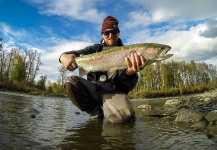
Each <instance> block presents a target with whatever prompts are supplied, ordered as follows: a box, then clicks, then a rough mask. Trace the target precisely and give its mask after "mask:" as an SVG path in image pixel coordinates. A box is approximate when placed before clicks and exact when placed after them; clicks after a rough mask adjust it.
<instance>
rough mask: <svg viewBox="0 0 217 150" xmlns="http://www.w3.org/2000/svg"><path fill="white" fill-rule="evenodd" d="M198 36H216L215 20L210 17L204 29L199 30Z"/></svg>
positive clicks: (216, 23)
mask: <svg viewBox="0 0 217 150" xmlns="http://www.w3.org/2000/svg"><path fill="white" fill-rule="evenodd" d="M199 34H200V36H204V37H206V38H216V37H217V20H216V19H210V20H208V21H207V23H206V29H205V30H203V31H202V30H201V31H200V33H199Z"/></svg>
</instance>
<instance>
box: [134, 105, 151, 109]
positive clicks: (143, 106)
mask: <svg viewBox="0 0 217 150" xmlns="http://www.w3.org/2000/svg"><path fill="white" fill-rule="evenodd" d="M137 108H139V109H151V105H148V104H144V105H139V106H138V107H137Z"/></svg>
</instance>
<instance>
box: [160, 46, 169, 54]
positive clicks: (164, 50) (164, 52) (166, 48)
mask: <svg viewBox="0 0 217 150" xmlns="http://www.w3.org/2000/svg"><path fill="white" fill-rule="evenodd" d="M170 50H171V47H170V46H165V47H163V50H162V48H161V54H160V57H163V56H165V55H166V54H167V52H168V51H170Z"/></svg>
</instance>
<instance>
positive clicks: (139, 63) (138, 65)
mask: <svg viewBox="0 0 217 150" xmlns="http://www.w3.org/2000/svg"><path fill="white" fill-rule="evenodd" d="M125 62H126V64H127V70H126V74H127V75H133V74H135V73H137V72H139V71H141V70H142V69H143V68H144V67H145V63H146V60H145V58H144V57H143V56H139V55H138V54H137V53H136V52H132V53H130V59H129V58H128V57H125Z"/></svg>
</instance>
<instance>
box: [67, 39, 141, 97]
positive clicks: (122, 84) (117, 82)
mask: <svg viewBox="0 0 217 150" xmlns="http://www.w3.org/2000/svg"><path fill="white" fill-rule="evenodd" d="M118 46H123V43H122V41H121V39H119V40H118ZM103 47H106V45H105V43H103V40H102V41H101V42H100V44H94V45H92V46H88V47H86V48H84V49H81V50H79V51H69V52H65V54H74V55H75V56H76V57H79V56H80V55H81V54H84V55H88V54H92V53H97V52H100V51H102V50H103ZM102 75H105V76H106V80H105V81H103V82H102V81H100V80H99V78H100V76H102ZM87 79H88V80H89V81H91V82H93V83H96V89H97V91H103V92H107V91H119V92H123V93H126V94H127V93H128V92H129V91H130V90H131V89H133V88H134V87H135V85H136V83H137V81H138V75H137V74H134V75H127V74H126V69H124V70H119V71H118V72H117V74H116V76H115V77H114V78H113V79H108V77H107V72H90V73H88V74H87Z"/></svg>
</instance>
